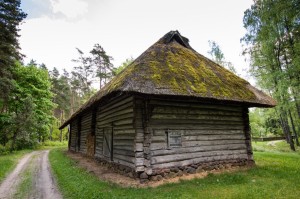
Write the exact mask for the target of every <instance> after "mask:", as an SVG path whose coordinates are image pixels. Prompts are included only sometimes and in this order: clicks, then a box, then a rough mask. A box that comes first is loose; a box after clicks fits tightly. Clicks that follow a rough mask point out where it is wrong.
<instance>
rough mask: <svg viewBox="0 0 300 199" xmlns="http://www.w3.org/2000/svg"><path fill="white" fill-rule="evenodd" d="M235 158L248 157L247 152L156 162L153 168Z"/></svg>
mask: <svg viewBox="0 0 300 199" xmlns="http://www.w3.org/2000/svg"><path fill="white" fill-rule="evenodd" d="M235 159H247V154H233V155H226V156H224V155H222V156H210V157H201V158H194V159H190V160H183V161H176V162H169V163H163V164H156V165H152V168H153V169H163V168H170V167H179V166H187V165H192V164H198V163H202V162H211V161H221V160H235Z"/></svg>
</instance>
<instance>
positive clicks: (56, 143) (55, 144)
mask: <svg viewBox="0 0 300 199" xmlns="http://www.w3.org/2000/svg"><path fill="white" fill-rule="evenodd" d="M67 147H68V141H62V142H60V141H46V142H44V143H43V144H42V145H41V146H39V147H38V149H53V148H67Z"/></svg>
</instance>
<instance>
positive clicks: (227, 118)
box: [151, 113, 243, 122]
mask: <svg viewBox="0 0 300 199" xmlns="http://www.w3.org/2000/svg"><path fill="white" fill-rule="evenodd" d="M151 119H157V120H161V119H166V120H176V119H180V120H199V121H206V120H208V121H228V122H241V121H243V118H242V117H241V116H224V115H196V114H192V115H191V114H184V115H181V114H165V113H160V114H158V113H156V114H153V115H152V116H151ZM187 122H188V121H187Z"/></svg>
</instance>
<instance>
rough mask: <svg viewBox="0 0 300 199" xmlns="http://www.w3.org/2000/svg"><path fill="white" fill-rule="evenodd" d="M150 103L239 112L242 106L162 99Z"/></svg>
mask: <svg viewBox="0 0 300 199" xmlns="http://www.w3.org/2000/svg"><path fill="white" fill-rule="evenodd" d="M149 104H150V105H163V106H171V107H189V108H195V109H199V108H200V109H213V110H225V111H236V112H241V111H242V110H243V108H242V107H241V106H228V105H227V106H223V105H211V104H203V103H199V102H196V103H193V102H186V101H181V102H172V101H163V100H150V102H149Z"/></svg>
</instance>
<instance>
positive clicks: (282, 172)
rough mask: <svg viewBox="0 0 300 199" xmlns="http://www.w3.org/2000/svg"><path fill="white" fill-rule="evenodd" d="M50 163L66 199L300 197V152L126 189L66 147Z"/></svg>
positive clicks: (259, 156)
mask: <svg viewBox="0 0 300 199" xmlns="http://www.w3.org/2000/svg"><path fill="white" fill-rule="evenodd" d="M49 158H50V163H51V166H52V170H53V172H54V175H55V176H56V178H57V182H58V185H59V188H60V190H61V192H62V194H63V195H64V197H65V198H74V199H75V198H172V199H173V198H185V199H186V198H299V195H300V183H299V181H300V166H299V165H300V154H298V153H284V152H255V153H254V158H255V161H256V163H257V167H255V168H252V169H249V170H248V171H239V172H235V173H224V174H210V175H208V177H206V178H204V179H194V180H190V181H182V182H180V183H177V184H176V183H175V184H165V185H162V186H159V187H157V188H139V189H138V188H122V187H119V186H118V185H115V184H110V183H107V182H103V181H101V180H98V179H97V178H96V177H95V176H93V175H91V174H89V173H88V172H86V171H85V170H83V169H81V168H79V167H77V166H76V162H74V161H73V160H71V159H69V158H68V157H66V156H65V154H64V152H63V150H62V149H55V150H52V151H51V152H50V157H49Z"/></svg>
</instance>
